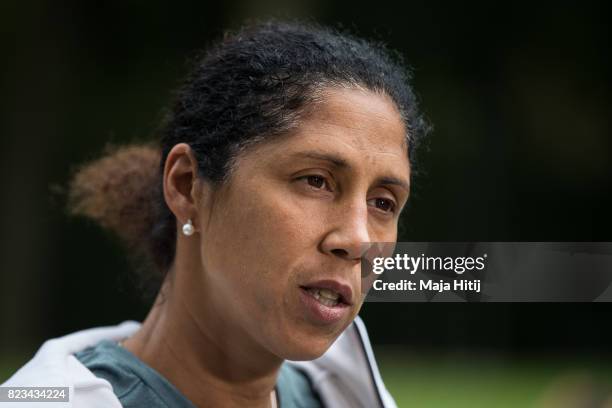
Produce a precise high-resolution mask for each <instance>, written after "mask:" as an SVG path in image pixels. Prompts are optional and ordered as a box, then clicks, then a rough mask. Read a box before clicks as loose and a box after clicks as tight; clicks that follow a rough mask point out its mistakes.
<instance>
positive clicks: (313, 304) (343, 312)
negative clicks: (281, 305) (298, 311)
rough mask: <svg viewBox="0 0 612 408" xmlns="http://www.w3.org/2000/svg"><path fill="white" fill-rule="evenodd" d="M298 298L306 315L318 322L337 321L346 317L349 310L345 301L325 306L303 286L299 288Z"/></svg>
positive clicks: (328, 322) (329, 322)
mask: <svg viewBox="0 0 612 408" xmlns="http://www.w3.org/2000/svg"><path fill="white" fill-rule="evenodd" d="M300 299H301V301H302V304H303V305H304V306H305V307H306V310H307V313H308V315H309V316H310V317H312V318H313V320H315V321H316V322H317V323H319V324H321V323H322V324H332V323H336V322H339V321H341V320H343V319H345V318H347V317H348V314H349V312H350V307H349V305H347V304H346V303H338V304H337V305H336V306H325V305H324V304H322V303H320V302H319V301H318V300H317V299H315V298H314V297H313V296H312V295H311V294H310V292H308V291H307V290H306V289H304V288H300Z"/></svg>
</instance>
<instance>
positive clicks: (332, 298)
mask: <svg viewBox="0 0 612 408" xmlns="http://www.w3.org/2000/svg"><path fill="white" fill-rule="evenodd" d="M301 288H302V289H304V290H305V291H306V292H307V293H308V294H309V295H310V296H312V297H313V298H315V299H316V300H317V301H318V302H319V303H321V304H322V305H324V306H327V307H336V306H338V305H340V304H342V305H346V304H347V303H346V302H345V301H343V300H342V296H341V295H340V293H338V292H335V291H333V290H331V289H321V288H307V287H304V286H302V287H301Z"/></svg>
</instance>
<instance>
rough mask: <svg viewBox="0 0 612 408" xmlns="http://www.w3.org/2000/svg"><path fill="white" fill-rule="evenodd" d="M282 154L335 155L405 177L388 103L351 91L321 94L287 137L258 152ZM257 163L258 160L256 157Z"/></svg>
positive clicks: (398, 125)
mask: <svg viewBox="0 0 612 408" xmlns="http://www.w3.org/2000/svg"><path fill="white" fill-rule="evenodd" d="M270 150H273V151H276V153H278V152H279V150H280V151H282V153H283V155H285V154H286V155H289V154H291V153H298V152H300V151H301V150H316V151H324V152H329V153H332V154H336V155H338V156H341V157H342V158H343V159H345V160H347V161H350V162H351V164H352V165H359V166H370V167H371V166H376V167H382V168H385V169H393V170H394V173H396V174H399V175H403V176H404V177H405V176H407V175H408V174H409V171H410V165H409V161H408V153H407V143H406V129H405V126H404V122H403V120H402V118H401V116H400V114H399V112H398V110H397V108H396V106H395V104H394V103H393V101H392V100H391V99H390V98H389V97H387V96H386V95H383V94H378V93H374V92H371V91H366V90H362V89H357V88H341V89H330V90H326V91H325V92H323V93H322V94H321V97H320V98H319V102H317V103H316V105H315V106H313V107H312V109H311V110H310V112H309V114H308V115H307V116H306V117H305V118H304V119H302V121H301V123H300V125H299V126H298V127H297V128H296V129H295V130H294V131H292V132H291V135H290V136H289V137H281V138H279V139H278V140H277V142H275V143H272V144H270V145H268V146H267V148H266V147H264V148H263V149H259V153H260V154H262V155H266V152H268V153H272V152H271V151H270ZM262 159H263V157H262Z"/></svg>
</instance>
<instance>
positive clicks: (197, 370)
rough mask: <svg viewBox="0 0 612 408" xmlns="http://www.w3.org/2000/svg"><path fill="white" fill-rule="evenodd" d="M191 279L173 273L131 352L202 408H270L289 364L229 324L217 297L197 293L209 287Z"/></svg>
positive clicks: (130, 343)
mask: <svg viewBox="0 0 612 408" xmlns="http://www.w3.org/2000/svg"><path fill="white" fill-rule="evenodd" d="M187 273H189V272H188V271H186V270H180V271H178V273H177V270H176V269H175V270H172V271H170V272H169V274H168V275H169V276H168V278H167V279H166V282H165V283H164V285H163V287H162V289H161V291H160V295H159V296H158V298H157V300H156V302H155V305H154V306H153V308H152V309H151V311H150V313H149V315H148V316H147V318H146V319H145V321H144V322H143V325H142V327H141V329H140V330H139V331H138V332H137V333H135V334H134V335H133V336H132V337H130V338H129V339H127V340H126V341H125V342H124V345H125V347H126V348H127V349H128V350H129V351H131V352H132V353H133V354H135V355H136V356H137V357H138V358H140V359H141V360H142V361H143V362H145V363H146V364H148V365H149V366H150V367H152V368H153V369H155V370H156V371H158V372H159V373H160V374H161V375H163V376H164V377H165V378H166V379H167V380H168V381H170V383H172V384H173V385H174V386H175V387H176V388H177V389H178V390H179V391H181V393H182V394H183V395H184V396H185V397H187V398H188V399H189V400H190V401H191V402H192V403H193V404H194V405H196V406H198V407H208V406H223V407H244V406H249V407H261V408H264V407H265V408H267V407H270V405H271V393H272V391H273V389H274V386H275V384H276V378H277V374H278V371H279V369H280V365H281V363H282V361H283V360H282V359H280V358H279V357H277V356H275V355H272V354H271V353H269V352H268V351H267V350H265V349H263V348H262V347H261V346H260V345H258V344H257V343H256V342H255V341H253V339H252V338H251V337H250V336H249V335H248V334H247V333H245V332H244V331H243V330H241V329H240V328H239V327H236V326H235V325H232V322H231V321H229V319H227V318H224V316H223V314H222V312H223V309H224V308H223V307H221V308H219V307H214V305H213V304H211V303H212V299H214V295H213V294H209V293H198V290H194V289H197V288H199V289H200V290H201V289H202V287H205V285H204V286H202V285H194V284H193V279H194V276H191V277H190V278H187V276H186V275H187ZM180 276H182V277H183V279H180V278H178V277H180ZM195 279H196V280H198V278H197V277H195ZM204 292H205V291H204ZM218 312H221V313H218Z"/></svg>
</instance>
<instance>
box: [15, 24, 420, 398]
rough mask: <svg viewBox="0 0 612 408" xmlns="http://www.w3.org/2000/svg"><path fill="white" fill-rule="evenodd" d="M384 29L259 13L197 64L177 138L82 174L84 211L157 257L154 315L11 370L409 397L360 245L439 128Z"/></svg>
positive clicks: (84, 380) (23, 378)
mask: <svg viewBox="0 0 612 408" xmlns="http://www.w3.org/2000/svg"><path fill="white" fill-rule="evenodd" d="M407 79H408V78H407V77H406V74H405V73H404V71H403V69H402V68H401V67H400V66H399V65H398V64H397V63H396V62H394V61H393V60H392V59H391V58H390V57H389V56H388V54H387V53H386V52H385V50H384V49H383V48H382V46H380V45H373V44H370V43H367V42H365V41H363V40H359V39H355V38H353V37H350V36H348V35H345V34H341V33H338V32H335V31H332V30H329V29H324V28H320V27H316V26H312V25H303V24H297V23H278V22H269V23H264V24H256V25H252V26H247V27H244V28H243V29H241V30H240V31H238V32H236V33H234V34H232V35H228V36H226V37H225V38H224V39H223V40H222V41H220V42H219V43H218V44H217V45H216V46H214V47H212V48H211V49H210V50H208V52H207V53H206V55H205V56H204V57H203V58H202V59H201V60H200V61H198V62H197V64H196V66H195V68H194V70H193V72H192V73H191V75H190V76H189V77H188V79H187V81H186V82H185V85H184V86H183V87H182V88H181V90H180V91H179V93H178V95H177V100H176V103H175V106H174V109H173V110H172V112H171V114H170V115H169V116H168V118H167V120H166V122H165V125H164V128H163V129H164V130H163V134H162V139H161V149H159V148H154V147H150V146H149V147H147V146H135V147H124V148H121V149H118V150H116V151H114V152H112V153H109V154H108V155H107V157H104V158H102V159H101V160H99V161H96V162H94V163H91V164H89V165H88V166H86V167H84V168H83V169H81V170H80V172H79V173H78V174H77V175H76V177H75V179H74V181H73V183H72V190H71V194H72V195H71V198H72V204H73V209H74V211H75V212H77V213H81V214H85V215H87V216H89V217H92V218H94V219H96V220H98V221H99V222H100V223H101V224H102V225H103V226H105V227H108V228H111V229H113V230H115V231H116V232H117V233H118V234H119V235H120V236H121V237H122V238H123V239H124V240H125V242H126V243H127V244H128V248H129V249H130V251H131V252H132V253H133V254H137V255H140V257H141V258H142V259H149V260H150V261H151V262H150V264H148V265H149V266H148V267H147V268H145V269H146V270H147V271H148V274H149V276H152V275H153V271H157V272H158V274H157V275H156V276H158V277H159V278H160V279H159V281H160V286H158V287H157V288H158V294H157V298H156V300H155V303H154V305H153V307H152V308H151V311H150V313H149V314H148V316H147V318H146V319H145V321H144V322H143V323H142V324H139V323H135V322H125V323H123V324H121V325H119V326H116V327H108V328H98V329H90V330H85V331H83V332H79V333H75V334H72V335H68V336H65V337H63V338H59V339H54V340H50V341H48V342H46V343H45V344H44V345H43V346H42V348H41V349H40V350H39V352H38V353H37V355H36V356H35V357H34V359H33V360H32V361H30V362H29V363H28V364H27V365H26V366H25V367H23V368H22V369H21V370H20V371H19V372H17V373H16V374H15V375H14V376H13V377H12V378H11V379H10V380H9V381H8V382H7V383H6V384H5V385H11V386H27V385H30V386H32V385H40V386H51V385H57V386H68V387H70V398H71V401H72V404H73V405H72V406H73V407H98V406H100V407H102V406H104V407H120V406H124V407H194V406H195V407H274V406H280V407H283V408H285V407H359V406H363V407H376V406H380V407H392V406H395V404H394V402H393V400H392V398H391V397H390V395H389V394H388V392H387V391H386V389H385V387H384V385H383V383H382V380H381V378H380V375H379V373H378V370H377V368H376V363H375V361H374V358H373V355H372V351H371V348H370V346H369V342H368V339H367V334H366V333H365V329H364V327H363V323H361V321H360V320H359V319H358V317H357V313H358V311H359V309H360V307H361V304H362V302H363V297H364V293H363V292H365V291H366V289H365V288H362V285H361V282H360V278H361V273H360V260H361V257H362V255H363V254H364V252H365V251H366V250H367V248H368V243H371V242H394V241H396V239H397V224H398V218H399V214H400V212H401V210H402V208H403V207H404V205H405V204H406V201H407V200H408V195H409V186H410V175H411V163H410V160H409V158H412V157H413V151H414V148H415V146H416V143H417V141H418V139H419V138H420V137H421V136H422V135H423V134H424V133H425V126H424V124H423V121H422V120H421V117H420V115H419V114H418V111H417V103H416V101H415V97H414V95H413V93H412V91H411V89H410V87H409V85H408V82H407Z"/></svg>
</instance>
